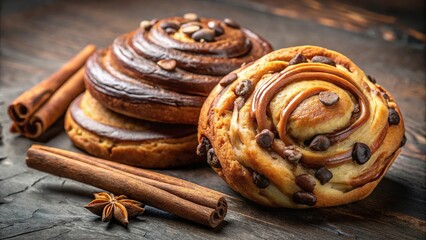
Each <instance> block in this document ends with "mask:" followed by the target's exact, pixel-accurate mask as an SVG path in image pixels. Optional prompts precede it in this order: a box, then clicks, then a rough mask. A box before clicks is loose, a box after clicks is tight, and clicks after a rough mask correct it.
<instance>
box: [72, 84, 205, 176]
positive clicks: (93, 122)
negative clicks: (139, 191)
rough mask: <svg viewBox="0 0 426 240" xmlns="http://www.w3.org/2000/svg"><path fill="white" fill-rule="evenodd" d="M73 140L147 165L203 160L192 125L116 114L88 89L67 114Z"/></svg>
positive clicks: (111, 156)
mask: <svg viewBox="0 0 426 240" xmlns="http://www.w3.org/2000/svg"><path fill="white" fill-rule="evenodd" d="M65 130H66V132H67V134H68V136H69V137H70V138H71V140H72V142H73V143H74V144H75V145H76V146H77V147H79V148H81V149H83V150H85V151H86V152H88V153H90V154H92V155H94V156H97V157H101V158H105V159H110V160H112V161H116V162H120V163H124V164H127V165H133V166H138V167H144V168H171V167H180V166H185V165H193V164H197V163H199V162H200V160H201V158H199V157H197V156H196V154H195V153H194V149H195V148H196V146H197V128H196V126H193V125H178V124H174V125H171V124H161V123H152V122H147V121H143V120H139V119H133V118H130V117H126V116H123V115H121V114H117V113H115V112H113V111H111V110H109V109H107V108H105V107H104V106H103V105H102V104H100V103H99V102H98V101H97V100H96V99H94V98H93V97H92V96H91V95H90V93H89V92H86V93H84V94H82V95H81V96H79V97H77V98H76V99H75V100H74V102H73V103H72V104H71V105H70V107H69V109H68V111H67V113H66V117H65Z"/></svg>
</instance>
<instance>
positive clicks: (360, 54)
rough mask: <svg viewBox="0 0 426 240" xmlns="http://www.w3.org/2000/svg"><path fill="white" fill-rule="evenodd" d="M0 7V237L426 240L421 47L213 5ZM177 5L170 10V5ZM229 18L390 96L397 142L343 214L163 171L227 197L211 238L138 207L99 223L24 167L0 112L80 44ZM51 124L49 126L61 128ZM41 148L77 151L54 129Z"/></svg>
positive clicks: (76, 190)
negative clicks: (346, 65)
mask: <svg viewBox="0 0 426 240" xmlns="http://www.w3.org/2000/svg"><path fill="white" fill-rule="evenodd" d="M19 2H20V3H21V5H19V6H15V5H13V6H15V8H13V9H10V6H9V7H8V6H5V7H8V9H10V11H6V10H7V9H4V8H3V10H2V14H1V21H0V32H1V34H0V43H1V46H0V123H1V124H2V125H3V126H4V129H3V134H4V138H3V143H2V144H1V145H0V157H1V156H7V158H6V159H4V160H1V161H0V238H15V239H20V238H32V239H45V238H55V237H56V238H79V239H86V238H94V237H97V238H100V237H101V238H106V239H121V238H122V239H128V238H140V237H144V238H147V239H215V238H223V237H225V238H232V239H235V238H237V239H258V238H262V239H294V238H300V239H332V238H361V239H373V238H374V239H375V238H387V239H419V238H424V237H425V234H426V216H425V213H426V204H425V199H426V186H425V182H426V181H425V179H426V157H425V155H426V154H425V153H426V147H425V146H426V140H425V135H426V134H425V133H426V126H425V116H426V114H425V106H424V102H425V100H426V89H425V87H424V84H425V71H424V65H425V60H424V58H423V57H424V54H425V52H424V49H423V48H422V49H417V48H416V49H413V48H410V47H408V46H402V45H398V44H392V43H389V42H385V41H381V40H377V39H372V38H369V37H366V36H363V35H358V34H354V33H348V32H344V31H339V30H336V29H331V28H327V27H321V26H318V25H316V24H314V23H309V22H302V21H297V20H291V19H287V18H282V17H278V16H273V15H269V14H265V13H261V12H258V11H254V10H250V9H248V8H241V7H238V6H235V5H227V4H226V3H221V2H214V1H196V0H193V1H184V0H175V1H151V0H146V1H136V0H134V1H127V2H122V1H118V0H112V1H103V2H102V3H100V2H98V1H82V0H79V1H38V4H32V5H30V7H28V6H27V5H25V2H26V1H22V0H20V1H19ZM177 6H178V7H177ZM194 11H195V12H198V13H199V14H200V15H204V16H212V17H218V18H225V17H232V18H234V19H236V20H237V21H238V22H240V23H241V24H242V25H244V26H249V27H250V28H251V29H253V30H255V31H257V32H258V33H260V34H261V35H263V36H264V37H265V38H266V39H268V40H269V41H270V42H271V43H272V44H273V46H274V47H275V48H282V47H287V46H294V45H302V44H314V45H320V46H324V47H328V48H331V49H334V50H337V51H340V52H342V53H344V54H345V55H347V56H348V57H350V58H352V59H353V60H354V61H355V62H356V63H358V65H359V66H360V67H361V68H363V69H364V70H365V71H366V72H367V73H368V74H371V75H373V76H375V77H376V78H377V80H378V81H379V83H380V84H382V85H383V86H384V87H386V88H387V89H388V90H389V91H390V92H392V93H394V94H395V97H396V99H397V100H398V102H399V103H400V106H401V109H402V111H403V114H404V117H405V121H406V128H407V137H408V144H407V146H406V147H405V148H404V150H403V152H402V154H401V156H400V157H399V158H398V159H397V160H396V162H395V163H394V165H393V166H392V167H391V169H390V171H389V172H388V174H387V175H386V177H385V179H384V180H383V181H382V182H381V183H380V184H379V186H378V187H377V189H376V190H375V191H374V192H373V194H372V195H371V196H370V197H368V198H367V199H365V200H362V201H359V202H356V203H353V204H348V205H345V206H340V207H334V208H326V209H311V210H292V209H270V208H265V207H262V206H258V205H256V204H253V203H250V202H248V201H247V200H245V199H243V198H241V197H240V196H239V195H238V194H236V193H235V192H233V191H232V190H231V189H230V188H229V187H228V186H227V185H226V184H225V183H224V182H223V181H222V180H221V179H220V178H219V177H218V176H216V175H215V174H214V173H213V171H211V170H210V169H209V168H208V167H207V166H203V167H200V168H197V169H180V170H167V171H163V172H165V173H167V174H170V175H174V176H178V177H181V178H184V179H187V180H190V181H193V182H196V183H198V184H201V185H204V186H208V187H211V188H214V189H216V190H219V191H222V192H224V193H226V194H228V195H230V208H229V214H228V216H227V218H226V224H225V225H224V226H223V228H222V229H220V230H219V231H217V232H215V231H212V230H210V229H206V228H204V227H201V226H196V225H193V224H192V223H189V222H187V221H184V220H182V219H178V218H176V217H174V216H171V215H170V214H167V213H164V212H162V211H159V210H156V209H154V208H149V207H148V209H147V212H146V214H145V215H142V216H141V217H139V218H138V219H136V220H134V221H132V222H131V224H130V227H129V228H128V229H126V228H123V227H121V226H119V225H116V224H104V223H102V222H100V220H99V219H98V218H97V217H94V216H93V215H92V214H91V213H90V212H88V211H87V210H85V209H84V208H83V207H82V206H83V205H84V204H86V203H87V202H89V201H90V200H91V198H92V196H91V194H92V192H94V191H98V189H95V188H92V187H90V186H86V185H84V184H80V183H76V182H73V181H70V180H67V179H61V178H58V177H54V176H50V175H47V174H45V173H41V172H37V171H34V170H32V169H28V168H27V167H26V166H25V161H24V159H25V152H26V150H27V149H28V147H29V146H30V145H31V144H33V143H35V142H34V141H30V140H27V139H25V138H22V137H17V136H14V135H11V134H10V133H8V131H7V127H8V126H9V124H10V121H9V119H8V117H7V115H6V107H7V104H8V103H9V102H10V101H11V100H12V99H13V98H15V97H16V96H18V95H19V94H20V93H21V92H23V91H24V90H25V89H27V88H29V87H30V86H32V85H33V84H35V83H37V82H38V81H40V80H41V79H43V78H44V77H46V76H48V75H49V74H50V73H52V72H53V71H55V70H56V69H57V68H58V67H59V66H61V65H62V64H63V63H64V62H66V61H67V59H69V58H70V57H71V56H73V54H75V53H76V52H77V51H78V50H79V49H80V48H82V47H83V46H84V45H86V44H87V43H95V44H97V45H98V46H107V45H108V44H109V43H110V42H111V41H112V40H113V39H114V38H115V37H116V36H117V35H119V34H121V33H125V32H127V31H130V30H132V29H134V28H136V27H137V26H138V24H139V22H140V21H141V20H143V19H151V18H155V17H166V16H171V15H181V14H183V13H185V12H194ZM61 128H62V126H61V124H60V123H58V124H57V125H56V129H59V130H60V129H61ZM43 144H46V145H49V146H54V147H60V148H64V149H70V150H74V151H78V150H77V149H76V148H75V147H74V146H72V144H71V142H70V141H69V139H68V138H67V136H66V134H65V133H63V132H62V131H60V133H59V134H58V135H56V136H54V137H53V138H51V139H50V140H48V141H47V142H45V143H43Z"/></svg>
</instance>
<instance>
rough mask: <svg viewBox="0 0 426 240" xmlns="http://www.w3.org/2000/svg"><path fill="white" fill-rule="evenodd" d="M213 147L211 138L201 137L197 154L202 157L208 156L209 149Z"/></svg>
mask: <svg viewBox="0 0 426 240" xmlns="http://www.w3.org/2000/svg"><path fill="white" fill-rule="evenodd" d="M211 147H212V145H211V143H210V140H209V139H208V138H207V137H206V136H203V137H201V141H200V143H199V144H198V146H197V155H198V156H200V157H204V156H206V154H207V151H208V150H210V148H211Z"/></svg>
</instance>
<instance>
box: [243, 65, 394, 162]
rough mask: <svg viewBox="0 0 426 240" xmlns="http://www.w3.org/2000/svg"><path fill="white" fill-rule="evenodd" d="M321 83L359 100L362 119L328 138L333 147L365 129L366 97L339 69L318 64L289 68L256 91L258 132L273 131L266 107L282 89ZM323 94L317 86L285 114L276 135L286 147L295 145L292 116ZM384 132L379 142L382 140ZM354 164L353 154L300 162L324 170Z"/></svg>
mask: <svg viewBox="0 0 426 240" xmlns="http://www.w3.org/2000/svg"><path fill="white" fill-rule="evenodd" d="M310 80H321V81H326V82H330V83H332V84H334V85H336V86H338V87H341V88H343V89H345V90H347V91H348V92H350V93H351V94H352V95H353V96H354V97H355V98H356V99H357V100H358V104H359V106H360V107H359V108H360V113H359V117H358V118H357V119H356V120H355V121H354V122H353V123H352V124H351V125H349V126H348V127H346V128H344V129H340V130H337V131H335V132H333V133H330V134H326V135H325V136H326V137H327V138H328V139H329V140H330V143H331V145H333V144H335V143H338V142H340V141H343V140H344V139H346V138H348V137H349V136H350V135H351V134H352V133H354V132H355V131H356V130H357V129H358V128H359V127H360V126H362V125H363V124H364V123H365V122H366V121H367V119H368V118H369V117H370V109H369V105H368V100H367V98H366V96H364V94H363V93H362V91H361V89H359V87H358V85H357V84H356V83H355V82H354V80H353V79H352V78H351V77H350V76H349V75H347V74H346V73H345V72H343V71H341V70H339V69H337V68H336V67H333V66H329V65H325V64H318V63H300V64H297V65H291V66H288V67H287V68H286V69H285V70H283V71H282V72H280V73H277V74H274V75H272V76H271V77H270V78H269V79H267V80H266V81H264V82H263V85H262V86H258V87H257V88H256V90H255V93H254V97H253V103H252V108H251V116H252V117H253V118H254V119H255V120H256V122H257V126H258V130H259V131H261V130H262V129H270V123H269V122H268V120H267V106H268V104H269V102H270V101H271V100H272V98H273V97H274V96H275V95H276V94H277V92H278V91H280V89H282V88H283V87H286V86H288V85H290V84H292V83H295V82H299V81H310ZM322 91H327V89H326V88H324V87H321V86H315V87H313V88H310V89H309V90H306V91H303V92H300V93H298V94H297V95H296V96H295V97H293V98H292V100H291V101H290V102H289V104H288V105H287V106H286V107H285V108H284V109H283V110H282V113H281V117H280V120H279V122H278V124H277V131H278V133H279V137H280V139H281V140H282V141H283V142H284V144H286V145H295V144H296V143H295V142H294V141H293V140H292V139H291V138H290V136H289V134H288V133H287V122H288V119H289V118H290V116H291V114H292V112H293V111H294V110H295V109H296V108H297V106H299V105H300V103H301V102H302V101H304V100H305V99H307V98H309V97H312V96H314V95H317V94H318V93H320V92H322ZM383 132H386V129H383V130H382V131H381V134H380V136H379V137H378V138H377V139H376V141H380V142H381V141H382V140H383V137H381V136H383ZM373 145H374V146H372V151H374V150H375V149H376V148H377V147H376V146H377V145H378V143H374V144H373ZM350 160H351V152H350V150H348V151H346V152H343V153H339V154H336V155H334V156H331V157H330V156H322V155H318V156H303V157H302V159H301V162H302V163H303V164H305V165H307V166H324V165H339V164H342V163H344V162H347V161H350Z"/></svg>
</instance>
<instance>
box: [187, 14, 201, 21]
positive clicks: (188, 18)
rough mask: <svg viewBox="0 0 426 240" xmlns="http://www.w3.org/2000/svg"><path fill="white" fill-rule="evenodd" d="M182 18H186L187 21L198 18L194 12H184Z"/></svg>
mask: <svg viewBox="0 0 426 240" xmlns="http://www.w3.org/2000/svg"><path fill="white" fill-rule="evenodd" d="M183 18H185V20H188V21H198V20H199V19H198V15H197V14H195V13H185V14H184V15H183Z"/></svg>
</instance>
